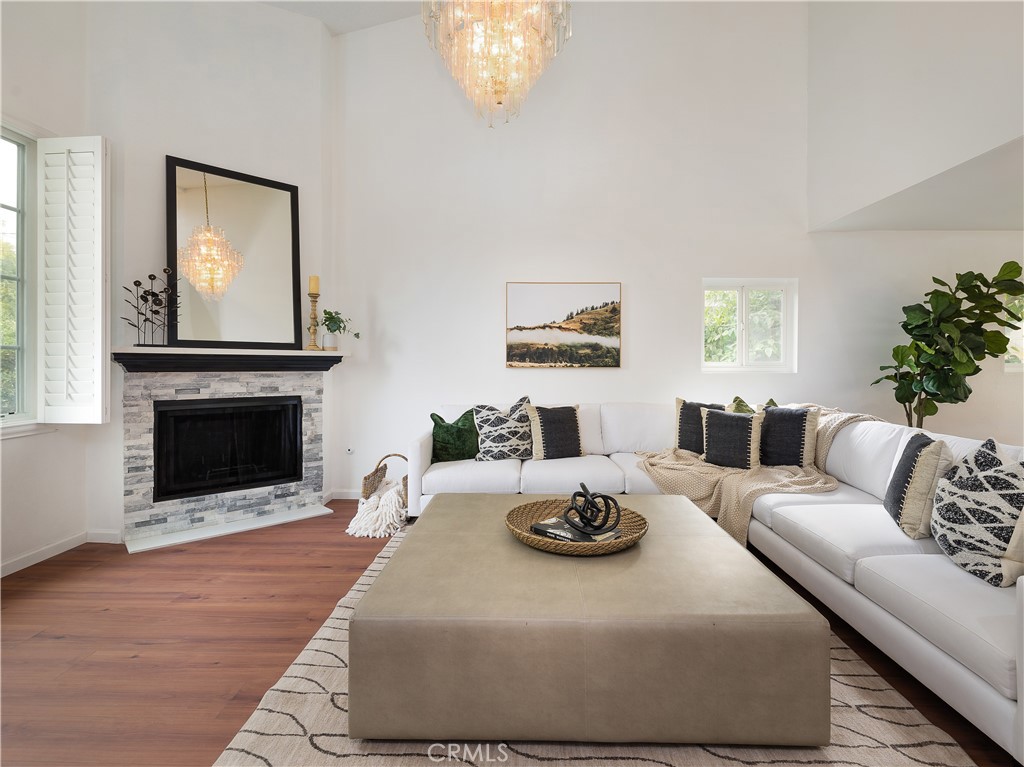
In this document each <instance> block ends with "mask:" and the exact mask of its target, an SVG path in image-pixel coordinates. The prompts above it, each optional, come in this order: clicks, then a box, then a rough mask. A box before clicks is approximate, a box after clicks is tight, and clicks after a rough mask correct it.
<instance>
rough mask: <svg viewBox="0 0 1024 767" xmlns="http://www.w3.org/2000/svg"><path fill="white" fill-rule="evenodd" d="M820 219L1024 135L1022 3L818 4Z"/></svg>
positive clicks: (814, 109)
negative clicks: (1023, 125)
mask: <svg viewBox="0 0 1024 767" xmlns="http://www.w3.org/2000/svg"><path fill="white" fill-rule="evenodd" d="M809 13H810V17H809V18H810V49H809V61H810V69H809V73H808V74H809V79H808V100H809V119H810V129H809V133H810V136H809V138H810V141H809V144H808V157H809V174H808V195H809V198H810V222H811V227H812V228H818V227H822V226H824V225H826V224H829V223H831V222H832V221H834V220H836V219H838V218H840V217H842V216H844V215H846V214H848V213H851V212H853V211H856V210H859V209H861V208H863V207H864V206H866V205H869V204H871V203H874V202H876V201H878V200H881V199H883V198H885V197H888V196H889V195H892V194H895V193H896V192H899V191H902V190H903V189H906V188H907V187H910V186H912V185H913V184H916V183H918V182H921V181H924V180H925V179H927V178H930V177H932V176H935V175H936V174H938V173H941V172H943V171H946V170H948V169H950V168H952V167H954V166H956V165H959V164H960V163H963V162H965V161H967V160H970V159H971V158H974V157H976V156H978V155H980V154H982V153H983V152H987V151H989V150H991V149H995V148H996V147H998V146H1001V145H1003V144H1005V143H1006V142H1008V141H1012V140H1013V139H1015V138H1017V137H1019V136H1020V135H1021V134H1022V131H1024V129H1022V122H1024V117H1022V115H1024V48H1022V45H1024V42H1022V36H1021V29H1022V27H1024V5H1022V4H1021V3H1019V2H1009V3H1006V2H991V3H990V2H916V3H906V2H903V3H888V2H881V3H866V2H836V3H832V2H827V3H822V2H818V3H811V4H810V12H809Z"/></svg>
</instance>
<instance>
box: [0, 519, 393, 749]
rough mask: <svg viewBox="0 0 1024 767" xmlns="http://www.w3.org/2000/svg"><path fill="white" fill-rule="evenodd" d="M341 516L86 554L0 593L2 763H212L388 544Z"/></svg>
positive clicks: (12, 580)
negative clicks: (349, 531) (361, 534)
mask: <svg viewBox="0 0 1024 767" xmlns="http://www.w3.org/2000/svg"><path fill="white" fill-rule="evenodd" d="M329 505H330V506H331V508H333V509H334V510H335V513H334V514H331V515H329V516H324V517H317V518H314V519H309V520H304V521H302V522H293V523H290V524H286V525H278V526H275V527H268V528H264V529H261V530H254V531H251V532H246V533H238V534H236V535H231V536H225V537H222V538H212V539H210V540H206V541H200V542H197V543H190V544H187V545H182V546H173V547H169V548H166V549H158V550H155V551H150V552H144V553H140V554H128V553H127V552H126V551H125V549H124V547H122V546H111V545H104V544H85V545H83V546H79V547H78V548H76V549H74V550H72V551H69V552H66V553H64V554H61V555H59V556H57V557H54V558H53V559H50V560H47V561H46V562H42V563H40V564H38V565H35V566H33V567H29V568H26V569H25V570H21V571H20V572H17V573H14V574H12V575H9V576H8V577H6V578H4V579H3V580H2V582H0V588H2V590H0V621H2V661H0V662H2V666H0V678H2V710H0V720H2V740H0V748H2V750H0V760H2V764H3V765H5V767H17V766H19V765H60V766H61V767H72V766H73V765H75V766H76V765H103V766H104V767H116V766H118V765H131V766H132V767H140V766H142V765H146V766H147V767H148V766H149V765H154V766H156V765H182V766H184V767H199V766H200V765H210V764H212V763H213V762H214V760H215V759H216V758H217V757H218V756H219V755H220V753H221V751H223V750H224V747H225V746H226V745H227V744H228V741H230V740H231V738H232V737H233V736H234V733H235V732H236V731H237V730H238V729H239V728H240V727H241V726H242V724H243V723H244V722H245V720H246V719H247V718H248V717H249V715H250V714H251V713H252V711H253V709H254V708H255V707H256V704H257V703H259V700H260V698H261V697H263V694H264V693H265V692H266V691H267V690H268V689H269V688H270V686H271V685H273V684H274V682H276V681H277V680H278V679H279V678H280V676H281V674H282V673H283V672H284V670H285V669H286V668H287V667H288V665H289V664H290V663H291V662H292V661H293V660H294V659H295V656H296V655H298V654H299V652H300V651H301V650H302V648H303V647H304V646H305V645H306V643H307V642H308V641H309V639H310V637H312V636H313V634H314V633H315V632H316V630H317V629H318V628H319V627H320V626H321V625H322V624H323V622H324V620H325V619H326V618H327V616H328V615H329V614H330V612H331V610H332V609H333V608H334V605H335V604H336V603H337V601H338V600H339V599H340V598H341V597H342V596H344V595H345V593H346V592H347V591H348V590H349V588H350V587H351V586H352V584H353V583H355V581H356V579H357V578H358V577H359V576H360V574H362V572H363V570H365V569H366V567H367V565H369V564H370V562H372V561H373V558H374V557H375V556H376V554H377V552H378V551H380V549H381V548H382V547H383V546H384V544H385V543H386V542H387V539H366V538H351V537H349V536H348V535H346V534H345V528H346V527H347V526H348V522H349V520H350V519H351V518H352V515H353V514H354V513H355V508H356V504H355V502H354V501H336V502H332V503H331V504H329Z"/></svg>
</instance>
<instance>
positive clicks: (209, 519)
mask: <svg viewBox="0 0 1024 767" xmlns="http://www.w3.org/2000/svg"><path fill="white" fill-rule="evenodd" d="M178 351H181V350H178ZM197 351H198V352H199V353H196V352H197ZM203 351H206V350H188V352H192V353H188V352H186V353H179V354H167V355H166V356H165V355H163V354H161V353H154V352H147V353H140V354H132V353H115V355H114V359H115V360H116V361H118V362H120V363H121V364H122V366H123V367H125V369H126V372H125V379H124V397H123V405H124V532H123V537H124V542H125V545H126V546H127V547H128V549H129V550H130V551H137V550H142V549H148V548H155V547H157V546H161V545H167V544H172V543H176V542H180V541H181V540H198V539H200V538H205V537H211V536H215V535H223V534H226V533H228V532H234V531H235V530H236V529H249V528H251V527H258V526H263V525H265V524H276V522H277V521H282V522H283V521H291V520H293V519H302V518H305V517H310V516H316V515H318V514H326V513H329V512H328V509H326V507H324V506H323V407H322V405H323V388H324V383H323V378H324V372H323V371H324V370H326V369H327V368H328V367H330V366H331V365H332V364H335V363H336V362H340V361H341V358H340V357H339V356H331V357H330V358H328V355H325V354H316V353H312V354H313V355H315V356H314V357H313V359H312V362H311V364H309V365H307V364H304V363H303V362H302V360H303V359H304V358H305V359H309V358H310V357H311V355H309V354H307V355H303V353H301V352H286V353H277V354H273V353H271V354H270V355H263V354H260V355H259V356H256V355H248V356H247V355H236V354H210V353H205V354H204V353H202V352H203ZM246 357H247V358H248V360H251V361H250V362H246ZM187 360H193V361H192V362H191V363H189V362H187ZM196 360H198V361H196ZM182 367H185V368H188V367H197V368H214V369H206V370H181V369H180V368H182ZM245 367H254V368H261V369H255V370H244V369H236V368H245ZM303 367H312V368H313V369H301V368H303ZM274 368H285V369H274ZM281 395H291V396H298V397H301V399H302V426H301V428H302V478H301V480H300V481H297V482H289V483H286V484H280V485H275V486H271V487H258V488H250V489H240V490H229V491H226V492H220V493H215V494H211V495H202V496H197V497H192V498H179V499H174V500H167V501H160V502H154V501H153V483H154V453H153V426H154V411H153V403H154V401H157V400H209V399H221V398H236V397H276V396H281Z"/></svg>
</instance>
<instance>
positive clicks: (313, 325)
mask: <svg viewBox="0 0 1024 767" xmlns="http://www.w3.org/2000/svg"><path fill="white" fill-rule="evenodd" d="M307 295H308V296H309V327H308V328H306V329H307V330H308V331H309V343H308V344H306V351H307V352H322V351H323V349H321V348H320V346H319V345H318V344H317V342H316V329H317V328H318V327H320V323H319V322H317V321H316V302H317V300H319V298H320V294H319V293H308V294H307Z"/></svg>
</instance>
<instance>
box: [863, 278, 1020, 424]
mask: <svg viewBox="0 0 1024 767" xmlns="http://www.w3.org/2000/svg"><path fill="white" fill-rule="evenodd" d="M1020 276H1021V265H1020V264H1019V263H1018V262H1016V261H1007V262H1006V263H1005V264H1003V265H1002V266H1001V267H1000V269H999V271H998V273H997V274H996V275H995V276H994V277H991V278H989V277H986V276H985V275H983V274H980V273H978V272H964V273H963V274H958V275H956V281H955V282H954V283H952V284H950V283H949V282H946V281H945V280H941V279H939V278H938V277H932V282H934V283H935V284H936V285H937V286H938V287H936V288H935V289H933V290H931V291H929V292H928V293H925V302H924V303H920V304H913V305H911V306H904V307H903V315H904V317H905V319H904V320H903V322H901V323H900V327H901V328H903V331H904V332H905V333H906V334H907V335H908V336H910V341H909V343H907V344H901V345H899V346H894V347H893V350H892V359H893V362H894V363H895V364H893V365H882V366H881V367H879V370H882V371H886V370H889V371H891V372H890V373H888V374H887V375H884V376H882V377H881V378H879V379H877V380H875V381H873V382H872V384H871V385H872V386H874V385H875V384H878V383H881V382H882V381H890V382H892V383H894V384H895V387H894V389H893V394H894V396H895V398H896V401H897V402H898V403H900V405H902V406H903V412H904V414H905V415H906V417H907V425H908V426H917V427H921V426H922V425H923V423H924V419H925V418H926V417H927V416H931V415H935V414H936V413H938V412H939V405H940V404H955V403H957V402H966V401H967V398H968V397H970V396H971V392H972V389H971V386H970V384H969V383H968V382H967V379H968V378H970V377H971V376H973V375H977V374H978V373H980V372H981V366H980V365H979V364H978V363H979V362H981V361H983V360H984V359H985V358H986V357H1001V356H1003V355H1004V354H1006V350H1007V347H1008V346H1009V343H1010V339H1009V337H1008V336H1007V335H1006V334H1005V333H1004V332H1003V331H1002V330H1001V328H1008V329H1011V330H1018V329H1019V328H1020V325H1019V324H1017V323H1019V322H1020V321H1021V316H1020V315H1019V314H1017V313H1016V312H1015V311H1013V310H1012V309H1011V308H1010V306H1009V304H1010V303H1011V302H1010V301H1005V302H1004V300H1003V299H1004V298H1009V297H1013V296H1019V295H1022V294H1024V283H1022V282H1021V281H1020Z"/></svg>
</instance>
